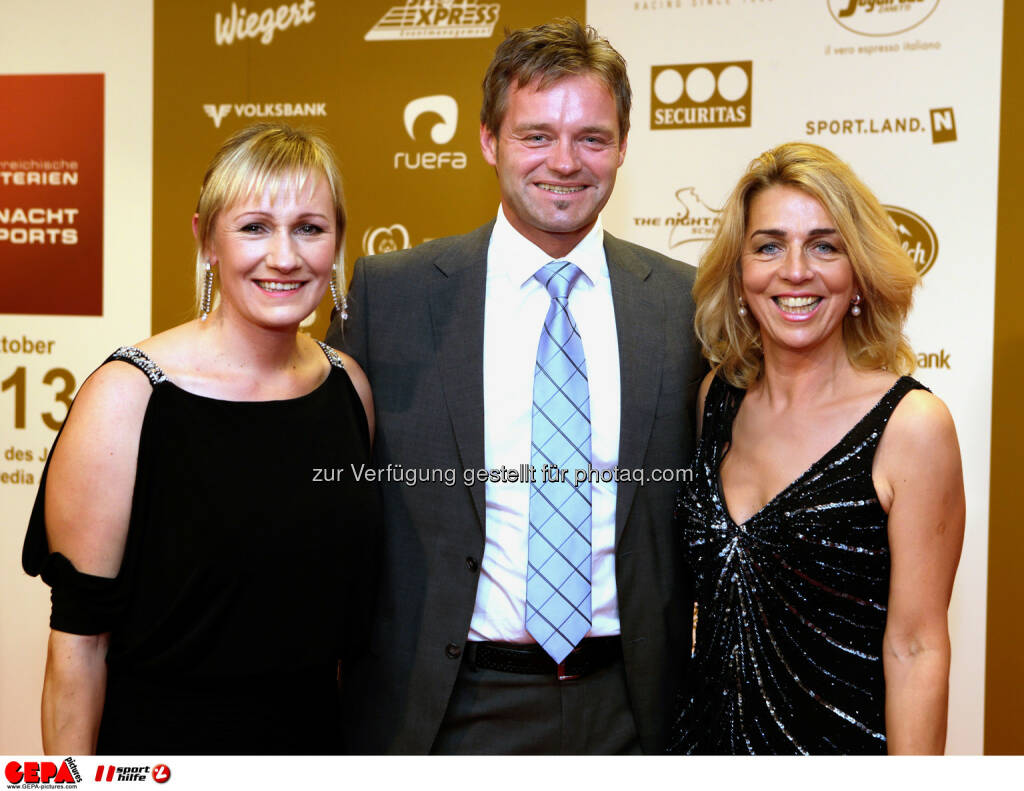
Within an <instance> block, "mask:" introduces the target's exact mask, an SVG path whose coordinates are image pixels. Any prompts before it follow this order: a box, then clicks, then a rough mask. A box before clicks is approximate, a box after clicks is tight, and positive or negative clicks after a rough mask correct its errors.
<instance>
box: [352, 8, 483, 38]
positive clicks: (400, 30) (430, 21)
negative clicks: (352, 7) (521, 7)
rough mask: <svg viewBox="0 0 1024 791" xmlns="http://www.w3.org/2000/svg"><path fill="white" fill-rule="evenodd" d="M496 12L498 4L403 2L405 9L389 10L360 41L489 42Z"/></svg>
mask: <svg viewBox="0 0 1024 791" xmlns="http://www.w3.org/2000/svg"><path fill="white" fill-rule="evenodd" d="M500 11H501V6H500V5H499V4H498V3H477V2H473V0H407V2H406V3H405V5H395V6H391V8H389V9H388V10H387V12H386V13H385V14H384V16H382V17H381V18H380V20H379V21H378V22H377V24H376V25H374V26H373V27H372V28H370V30H369V32H368V33H367V34H366V35H365V36H363V38H364V39H365V40H366V41H403V40H410V39H412V40H415V39H424V38H490V37H491V33H493V32H494V24H495V23H496V22H497V21H498V13H499V12H500Z"/></svg>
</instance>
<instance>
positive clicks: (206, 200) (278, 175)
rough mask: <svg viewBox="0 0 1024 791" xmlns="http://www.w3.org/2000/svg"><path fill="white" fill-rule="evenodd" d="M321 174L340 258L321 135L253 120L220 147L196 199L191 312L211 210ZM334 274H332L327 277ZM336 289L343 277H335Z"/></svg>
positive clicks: (339, 213) (341, 229) (331, 171)
mask: <svg viewBox="0 0 1024 791" xmlns="http://www.w3.org/2000/svg"><path fill="white" fill-rule="evenodd" d="M321 176H323V177H324V178H325V179H326V180H327V185H328V187H329V189H330V191H331V201H332V203H333V204H334V220H335V224H336V225H337V234H336V236H335V250H334V254H335V264H336V267H337V272H339V273H343V272H344V267H343V266H342V262H341V255H342V250H343V247H344V242H345V197H344V194H343V192H342V189H341V172H340V171H339V170H338V162H337V160H336V159H335V156H334V152H333V151H332V150H331V147H330V146H329V145H328V144H327V141H325V140H324V139H323V138H322V137H320V136H319V135H317V134H315V133H313V132H309V131H306V130H304V129H293V128H292V127H290V126H288V125H287V124H253V125H252V126H247V127H246V128H244V129H240V130H239V131H237V132H235V133H234V134H233V135H231V137H229V138H228V139H227V140H226V141H224V144H223V145H222V146H221V147H220V149H219V150H218V151H217V153H216V154H214V156H213V160H212V161H211V162H210V166H209V167H208V168H207V170H206V175H205V176H203V185H202V187H201V188H200V190H199V202H198V203H197V204H196V216H197V220H196V275H195V277H196V302H195V305H196V312H197V314H198V313H199V311H200V305H201V304H202V296H203V287H204V280H205V277H206V263H207V261H206V255H205V251H206V250H208V249H209V244H210V241H211V237H212V235H213V229H214V225H215V223H216V220H217V214H218V213H219V212H220V211H222V210H223V209H225V208H227V207H229V206H232V205H234V204H235V203H237V202H238V201H240V200H242V199H244V198H246V197H248V196H249V195H262V194H263V193H264V191H266V190H269V191H270V192H269V196H270V199H271V201H273V200H274V198H275V197H276V196H277V193H278V191H279V190H282V189H288V188H294V189H295V190H296V191H299V190H301V189H302V187H303V186H304V185H305V184H306V183H307V181H312V182H315V180H316V179H317V178H319V177H321ZM333 276H334V275H333V274H332V277H333ZM336 285H337V288H338V290H339V293H340V292H341V291H342V290H343V289H344V286H343V283H340V282H339V283H337V284H336Z"/></svg>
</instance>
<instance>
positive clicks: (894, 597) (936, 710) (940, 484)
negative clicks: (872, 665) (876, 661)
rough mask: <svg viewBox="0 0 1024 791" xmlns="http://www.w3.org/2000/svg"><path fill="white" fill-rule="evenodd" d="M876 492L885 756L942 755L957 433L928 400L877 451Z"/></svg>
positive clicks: (906, 410) (959, 529)
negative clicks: (885, 514) (884, 585)
mask: <svg viewBox="0 0 1024 791" xmlns="http://www.w3.org/2000/svg"><path fill="white" fill-rule="evenodd" d="M875 481H876V488H878V491H879V498H880V500H881V501H882V504H883V505H886V504H887V505H888V506H889V508H888V511H889V547H890V553H891V558H892V570H891V573H890V588H889V609H888V620H887V623H886V629H885V637H884V639H883V646H882V651H883V663H884V668H885V685H886V693H885V723H886V732H887V737H888V743H889V753H890V755H896V754H904V755H905V754H941V753H942V752H943V750H944V749H945V741H946V714H947V705H948V698H949V661H950V644H949V628H948V624H947V610H948V608H949V599H950V596H951V594H952V590H953V578H954V576H955V574H956V568H957V564H958V563H959V561H960V549H961V547H962V545H963V535H964V518H965V505H964V487H963V472H962V469H961V462H960V446H959V444H958V442H957V438H956V428H955V427H954V425H953V419H952V417H951V416H950V414H949V410H948V409H946V406H945V404H943V403H942V401H940V400H939V399H938V398H936V397H935V396H933V395H932V394H931V393H928V392H925V391H923V390H921V391H914V392H911V393H909V394H908V395H907V396H906V397H905V398H904V400H903V401H902V402H901V403H900V405H899V407H897V409H896V411H895V412H894V413H893V416H892V418H891V419H890V422H889V426H888V427H887V428H886V431H885V434H884V435H883V437H882V443H881V444H880V446H879V449H878V456H877V457H876V467H875Z"/></svg>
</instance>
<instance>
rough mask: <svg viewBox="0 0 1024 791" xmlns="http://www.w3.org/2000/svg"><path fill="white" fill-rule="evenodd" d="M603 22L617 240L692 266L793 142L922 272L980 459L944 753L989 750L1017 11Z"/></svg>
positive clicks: (648, 9)
mask: <svg viewBox="0 0 1024 791" xmlns="http://www.w3.org/2000/svg"><path fill="white" fill-rule="evenodd" d="M587 19H588V21H589V22H590V23H591V24H593V25H594V26H596V27H597V28H598V29H599V30H603V31H606V32H607V33H608V34H609V35H610V36H612V38H613V41H614V44H615V46H616V47H618V48H619V49H620V51H621V52H622V53H623V55H625V57H626V60H627V61H628V63H629V75H630V82H631V83H632V86H633V92H634V100H635V104H634V109H633V127H632V132H631V134H630V141H629V154H628V156H627V163H628V164H627V167H626V168H625V169H624V171H623V173H622V174H621V176H620V178H619V182H618V185H617V187H616V190H615V193H614V194H613V196H612V199H611V202H610V203H609V205H608V208H607V209H606V210H605V225H606V227H607V228H608V229H609V230H610V231H612V232H613V233H617V234H621V235H624V236H626V237H627V238H630V239H632V240H634V241H637V242H640V243H641V244H644V245H647V246H648V247H652V248H654V249H656V250H661V251H662V252H665V253H667V254H668V255H672V256H674V257H677V258H681V259H683V260H686V261H690V262H692V263H696V262H697V260H698V258H699V256H700V254H701V252H702V251H703V249H704V247H705V244H706V242H707V240H708V239H709V238H710V236H711V235H712V234H713V233H714V231H715V228H716V223H717V217H718V211H717V210H718V209H720V208H721V206H722V203H723V202H724V200H725V198H726V196H727V195H728V193H729V191H730V190H731V188H732V187H733V185H734V184H735V183H736V181H737V179H738V178H739V176H740V174H741V173H742V171H743V169H744V167H745V165H746V163H747V162H749V161H750V159H751V158H753V157H754V156H756V155H757V154H758V153H760V152H761V151H763V150H765V149H767V148H769V147H771V146H774V145H776V144H778V143H782V142H785V141H788V140H801V141H807V142H811V143H818V144H820V145H824V146H827V147H829V148H831V149H833V150H834V151H836V152H837V153H838V154H839V155H840V156H841V157H843V158H844V159H846V160H847V161H849V162H850V163H851V164H852V165H853V167H854V169H855V170H856V171H857V173H858V174H859V175H860V176H861V178H863V179H864V181H865V182H866V183H867V184H868V186H869V187H871V188H872V189H873V190H874V191H875V193H876V194H877V195H878V196H879V198H880V199H881V201H882V203H884V204H886V205H887V206H888V207H889V212H890V215H891V216H892V219H893V222H894V223H895V224H896V227H897V229H898V230H899V233H900V235H901V237H902V239H903V242H904V244H905V246H906V247H907V249H908V250H909V251H910V253H911V255H912V256H913V258H914V260H915V261H916V262H917V265H918V269H919V271H920V272H921V273H922V274H923V288H922V289H921V290H920V292H919V294H918V298H917V303H916V306H915V309H914V311H913V315H912V316H911V320H910V326H909V334H910V340H911V343H912V344H913V346H914V348H915V350H916V351H918V352H919V355H918V362H919V365H920V369H919V372H918V376H919V378H920V379H921V381H923V382H924V383H925V384H927V385H928V386H929V387H931V388H932V389H933V390H934V391H935V392H936V393H937V394H938V395H939V396H940V397H941V398H943V399H944V400H945V402H946V403H947V404H948V405H949V407H950V410H951V411H952V413H953V417H954V419H955V421H956V425H957V429H958V432H959V435H960V438H961V446H962V451H963V460H964V472H965V483H966V489H967V509H968V510H967V534H966V540H965V542H964V552H963V557H962V560H961V563H960V570H959V573H958V577H957V583H956V588H955V591H954V596H953V602H952V606H951V608H950V623H951V632H952V640H953V645H954V653H953V666H952V676H951V694H950V722H949V735H948V740H947V749H948V751H949V752H953V753H980V752H982V748H983V718H984V671H985V618H984V613H985V604H986V564H987V540H988V487H989V451H990V443H989V436H990V435H989V425H990V416H991V412H990V410H991V397H992V391H991V380H992V321H991V316H992V309H993V296H994V274H995V218H996V188H997V168H998V143H999V113H998V108H999V78H1000V47H1001V41H1002V37H1001V31H1002V27H1001V23H1002V4H1001V3H999V2H996V1H995V0H986V1H985V2H971V3H967V2H957V1H956V0H900V1H899V2H897V0H871V1H870V2H868V1H867V0H760V1H757V0H723V2H713V3H712V2H694V1H693V0H589V2H588V3H587ZM870 309H871V308H870V306H867V310H870Z"/></svg>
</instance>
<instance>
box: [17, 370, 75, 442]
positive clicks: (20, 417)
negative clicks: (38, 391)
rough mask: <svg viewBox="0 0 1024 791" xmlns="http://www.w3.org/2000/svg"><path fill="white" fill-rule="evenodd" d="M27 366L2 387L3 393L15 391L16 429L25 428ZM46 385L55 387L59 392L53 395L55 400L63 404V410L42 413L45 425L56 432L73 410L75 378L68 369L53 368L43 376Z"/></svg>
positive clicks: (41, 416)
mask: <svg viewBox="0 0 1024 791" xmlns="http://www.w3.org/2000/svg"><path fill="white" fill-rule="evenodd" d="M25 380H26V375H25V366H24V365H19V366H18V367H17V368H15V369H14V373H12V374H11V375H10V376H8V377H7V378H6V379H4V380H3V382H0V385H2V386H3V391H4V392H6V391H7V390H11V389H13V390H14V427H15V428H25V402H26V390H27V386H26V384H25ZM42 382H43V384H44V385H49V386H50V387H55V388H57V390H56V391H55V392H54V393H53V400H54V402H56V403H58V404H63V405H64V408H63V409H57V410H55V412H56V414H54V412H52V411H51V412H42V413H40V415H39V417H40V418H41V419H42V421H43V423H45V424H46V426H47V428H52V429H53V430H54V431H57V430H58V429H60V427H61V426H63V425H64V419H65V418H66V417H67V416H68V410H69V409H70V408H71V396H73V395H74V393H75V376H74V374H72V373H71V371H69V370H68V369H67V368H51V369H50V370H49V371H47V372H46V373H45V374H43V380H42Z"/></svg>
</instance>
